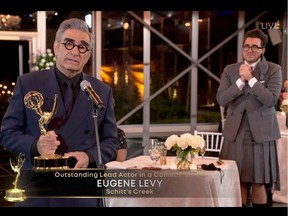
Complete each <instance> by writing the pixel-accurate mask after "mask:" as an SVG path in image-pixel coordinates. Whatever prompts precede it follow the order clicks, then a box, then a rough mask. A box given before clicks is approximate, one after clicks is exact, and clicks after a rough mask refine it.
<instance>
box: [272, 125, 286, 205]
mask: <svg viewBox="0 0 288 216" xmlns="http://www.w3.org/2000/svg"><path fill="white" fill-rule="evenodd" d="M287 145H288V130H287V129H282V130H281V139H279V140H277V153H278V162H279V169H280V184H281V186H280V191H273V201H274V202H280V203H287V204H288V190H287V188H288V182H287V177H288V172H287V169H288V166H287V163H288V162H287V157H288V154H287V152H288V148H287Z"/></svg>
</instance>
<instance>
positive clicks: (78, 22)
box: [54, 18, 94, 49]
mask: <svg viewBox="0 0 288 216" xmlns="http://www.w3.org/2000/svg"><path fill="white" fill-rule="evenodd" d="M68 29H77V30H80V31H82V32H86V33H87V34H88V35H89V38H90V47H89V48H90V49H92V48H93V46H94V36H93V34H92V33H91V32H90V30H89V26H88V25H87V23H86V22H85V21H84V20H82V19H78V18H71V19H67V20H64V21H63V22H62V23H61V24H60V26H59V28H58V30H57V32H56V36H55V41H54V42H55V43H56V42H60V41H61V39H62V36H63V34H64V32H65V31H66V30H68Z"/></svg>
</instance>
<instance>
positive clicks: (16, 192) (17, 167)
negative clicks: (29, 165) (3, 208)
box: [4, 153, 26, 202]
mask: <svg viewBox="0 0 288 216" xmlns="http://www.w3.org/2000/svg"><path fill="white" fill-rule="evenodd" d="M16 159H17V163H16V162H15V161H14V160H12V159H11V158H10V166H11V168H12V170H13V171H14V172H16V173H17V175H16V178H15V181H14V182H13V185H14V188H13V189H9V190H6V191H5V197H4V199H5V200H6V201H9V202H22V201H24V200H25V199H26V196H25V190H22V189H19V188H17V185H18V179H19V176H20V171H21V168H22V166H23V164H24V161H25V155H24V154H23V153H20V154H19V155H18V156H17V157H16Z"/></svg>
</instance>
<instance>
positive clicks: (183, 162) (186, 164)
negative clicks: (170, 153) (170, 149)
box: [176, 150, 192, 170]
mask: <svg viewBox="0 0 288 216" xmlns="http://www.w3.org/2000/svg"><path fill="white" fill-rule="evenodd" d="M176 156H177V162H176V163H177V165H176V167H177V170H190V165H191V164H192V157H191V154H190V152H189V151H188V152H187V151H184V150H179V151H177V152H176Z"/></svg>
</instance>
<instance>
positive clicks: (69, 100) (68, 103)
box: [64, 79, 73, 115]
mask: <svg viewBox="0 0 288 216" xmlns="http://www.w3.org/2000/svg"><path fill="white" fill-rule="evenodd" d="M72 85H73V84H72V81H71V80H70V79H67V80H66V85H65V86H66V90H65V95H64V103H65V109H66V112H67V114H68V115H69V114H70V112H71V110H72V108H73V88H72Z"/></svg>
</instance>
